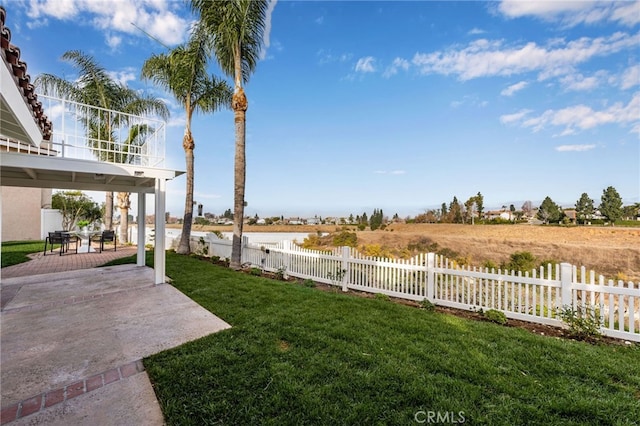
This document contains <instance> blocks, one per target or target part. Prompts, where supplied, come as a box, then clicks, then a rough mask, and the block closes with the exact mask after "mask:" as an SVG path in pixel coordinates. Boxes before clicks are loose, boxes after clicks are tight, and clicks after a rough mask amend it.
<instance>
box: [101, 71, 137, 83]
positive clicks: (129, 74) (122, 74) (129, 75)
mask: <svg viewBox="0 0 640 426" xmlns="http://www.w3.org/2000/svg"><path fill="white" fill-rule="evenodd" d="M107 75H109V77H111V79H112V80H114V81H117V82H118V83H120V84H122V85H124V86H126V85H127V83H128V82H130V81H135V79H136V74H135V70H133V68H127V69H125V70H122V71H107Z"/></svg>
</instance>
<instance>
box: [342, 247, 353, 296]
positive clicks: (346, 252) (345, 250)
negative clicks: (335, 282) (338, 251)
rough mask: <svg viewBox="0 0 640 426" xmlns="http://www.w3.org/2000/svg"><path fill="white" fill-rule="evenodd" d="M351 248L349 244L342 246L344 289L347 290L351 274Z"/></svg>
mask: <svg viewBox="0 0 640 426" xmlns="http://www.w3.org/2000/svg"><path fill="white" fill-rule="evenodd" d="M350 254H351V250H350V248H349V246H344V247H342V270H341V272H342V291H347V290H348V289H347V282H348V280H349V277H350V276H351V264H350V263H349V257H350Z"/></svg>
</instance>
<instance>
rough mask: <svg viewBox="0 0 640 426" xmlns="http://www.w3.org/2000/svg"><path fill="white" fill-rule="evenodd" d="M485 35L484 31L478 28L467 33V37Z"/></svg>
mask: <svg viewBox="0 0 640 426" xmlns="http://www.w3.org/2000/svg"><path fill="white" fill-rule="evenodd" d="M484 33H486V31H485V30H481V29H480V28H473V29H471V30H469V32H468V33H467V34H469V35H479V34H484Z"/></svg>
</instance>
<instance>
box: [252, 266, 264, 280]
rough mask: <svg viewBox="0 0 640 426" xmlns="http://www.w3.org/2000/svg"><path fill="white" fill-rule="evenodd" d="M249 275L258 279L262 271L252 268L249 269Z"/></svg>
mask: <svg viewBox="0 0 640 426" xmlns="http://www.w3.org/2000/svg"><path fill="white" fill-rule="evenodd" d="M249 273H250V274H251V275H255V276H257V277H259V276H260V275H262V269H260V268H258V267H255V266H254V267H253V268H251V269H249Z"/></svg>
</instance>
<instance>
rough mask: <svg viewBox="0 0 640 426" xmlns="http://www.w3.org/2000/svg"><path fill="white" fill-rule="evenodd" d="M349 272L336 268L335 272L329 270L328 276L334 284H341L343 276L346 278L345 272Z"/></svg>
mask: <svg viewBox="0 0 640 426" xmlns="http://www.w3.org/2000/svg"><path fill="white" fill-rule="evenodd" d="M346 273H347V270H346V269H336V272H335V273H332V272H329V273H328V274H327V278H329V279H330V280H331V283H332V284H333V285H341V284H342V278H344V274H346Z"/></svg>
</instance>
